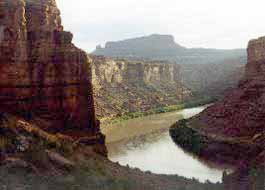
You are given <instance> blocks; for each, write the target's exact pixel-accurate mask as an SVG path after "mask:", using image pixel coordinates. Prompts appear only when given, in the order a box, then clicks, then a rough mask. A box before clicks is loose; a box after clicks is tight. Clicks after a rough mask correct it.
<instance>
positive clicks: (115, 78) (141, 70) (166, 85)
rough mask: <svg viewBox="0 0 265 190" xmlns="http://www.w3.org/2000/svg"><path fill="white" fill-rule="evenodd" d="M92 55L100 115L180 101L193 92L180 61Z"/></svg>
mask: <svg viewBox="0 0 265 190" xmlns="http://www.w3.org/2000/svg"><path fill="white" fill-rule="evenodd" d="M91 58H92V60H93V61H92V62H93V67H92V78H93V80H92V83H93V86H94V89H95V90H94V92H95V103H96V113H97V115H98V116H99V117H111V116H121V115H124V114H125V113H130V112H144V111H147V110H151V109H155V108H161V107H164V106H167V105H175V104H179V103H181V102H183V101H184V100H187V99H189V98H191V96H192V94H191V92H190V91H189V90H187V88H186V87H184V85H183V84H182V83H181V78H180V73H179V69H180V68H179V66H178V65H176V64H167V63H164V62H158V61H157V62H144V61H138V62H133V61H128V60H127V61H126V60H114V59H109V58H105V57H103V56H91Z"/></svg>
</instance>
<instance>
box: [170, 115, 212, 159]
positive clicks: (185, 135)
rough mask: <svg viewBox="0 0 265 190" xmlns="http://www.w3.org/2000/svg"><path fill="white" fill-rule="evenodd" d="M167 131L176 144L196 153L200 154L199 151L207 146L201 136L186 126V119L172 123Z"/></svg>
mask: <svg viewBox="0 0 265 190" xmlns="http://www.w3.org/2000/svg"><path fill="white" fill-rule="evenodd" d="M169 133H170V136H171V137H172V139H173V140H174V141H175V143H176V144H178V145H179V146H181V147H183V148H185V149H186V150H188V151H190V152H192V153H194V154H196V155H200V153H201V151H202V150H203V149H204V148H205V147H206V146H207V144H206V143H204V139H203V137H202V136H200V135H199V134H198V133H197V132H196V131H194V130H193V129H191V128H189V127H188V126H187V120H185V119H183V120H180V121H178V122H177V123H176V124H174V125H173V126H172V127H171V128H170V131H169Z"/></svg>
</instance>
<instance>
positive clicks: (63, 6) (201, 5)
mask: <svg viewBox="0 0 265 190" xmlns="http://www.w3.org/2000/svg"><path fill="white" fill-rule="evenodd" d="M57 3H58V6H59V8H60V10H61V13H62V20H63V24H64V26H65V29H66V30H70V31H71V32H73V33H74V36H75V37H74V42H75V43H76V44H77V45H78V46H80V47H81V48H83V49H85V50H87V51H92V50H93V49H94V48H95V46H96V45H97V44H104V43H105V42H106V41H114V40H121V39H125V38H131V37H138V36H142V35H148V34H152V33H161V34H172V35H174V36H175V39H176V42H177V43H180V44H182V45H184V46H187V47H207V48H244V47H246V45H247V42H248V40H249V39H251V38H256V37H258V36H262V35H265V24H263V23H262V21H263V18H265V12H264V10H263V9H264V7H265V2H264V1H261V0H244V1H239V0H234V1H231V0H222V1H221V0H218V1H217V0H201V1H198V0H163V1H161V0H111V1H110V0H96V1H87V0H57Z"/></svg>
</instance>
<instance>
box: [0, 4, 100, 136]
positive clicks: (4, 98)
mask: <svg viewBox="0 0 265 190" xmlns="http://www.w3.org/2000/svg"><path fill="white" fill-rule="evenodd" d="M72 38H73V36H72V34H71V33H70V32H65V31H63V26H62V25H61V19H60V11H59V10H58V8H57V6H56V3H55V1H54V0H35V1H31V0H25V1H23V0H2V1H1V4H0V40H1V41H0V53H1V54H0V72H1V75H0V107H1V111H2V112H8V113H12V114H19V115H21V116H23V117H24V118H26V119H28V120H35V121H36V122H37V121H38V122H39V124H40V123H42V124H41V125H40V126H41V127H43V128H45V129H46V130H49V131H53V132H56V131H60V130H64V129H65V128H67V127H69V128H74V129H78V128H79V129H87V132H88V133H91V135H95V133H96V131H97V129H96V128H97V126H96V119H95V113H94V106H93V96H92V94H93V92H92V90H93V89H92V86H91V69H90V64H91V63H89V60H88V59H87V55H86V53H85V52H83V51H82V50H80V49H78V48H76V47H75V46H74V45H73V44H72V43H71V41H72Z"/></svg>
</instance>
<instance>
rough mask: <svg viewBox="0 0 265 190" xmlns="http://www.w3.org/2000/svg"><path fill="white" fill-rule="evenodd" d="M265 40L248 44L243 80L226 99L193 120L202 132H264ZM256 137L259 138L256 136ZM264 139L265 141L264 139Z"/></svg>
mask: <svg viewBox="0 0 265 190" xmlns="http://www.w3.org/2000/svg"><path fill="white" fill-rule="evenodd" d="M264 115H265V40H264V37H262V38H259V39H256V40H252V41H250V42H249V45H248V63H247V66H246V74H245V76H244V79H243V80H242V81H241V82H240V83H239V85H238V88H236V89H235V90H233V91H232V92H231V93H229V94H228V95H227V96H226V97H225V98H224V100H222V101H220V102H218V103H217V104H215V105H213V106H211V107H209V108H208V109H206V110H205V111H204V112H203V113H202V114H200V115H199V116H198V117H195V118H194V119H193V122H194V123H196V124H195V125H194V126H197V127H198V128H200V129H201V130H203V131H206V132H213V133H218V134H221V135H225V136H232V137H235V136H236V137H253V140H255V141H256V140H258V139H260V138H261V137H260V136H259V138H256V137H258V135H257V134H260V135H261V134H264V133H265V125H264V124H265V117H264ZM255 136H256V137H255ZM263 140H264V139H263Z"/></svg>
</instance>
